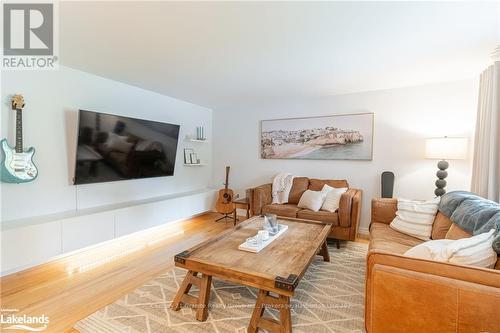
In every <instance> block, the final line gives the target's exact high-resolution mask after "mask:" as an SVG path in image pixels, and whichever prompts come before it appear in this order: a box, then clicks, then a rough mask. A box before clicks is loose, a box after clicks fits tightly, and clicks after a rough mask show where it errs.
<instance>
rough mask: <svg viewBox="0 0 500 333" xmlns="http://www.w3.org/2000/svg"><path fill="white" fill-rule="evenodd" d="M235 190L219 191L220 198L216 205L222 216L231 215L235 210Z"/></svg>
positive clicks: (224, 189)
mask: <svg viewBox="0 0 500 333" xmlns="http://www.w3.org/2000/svg"><path fill="white" fill-rule="evenodd" d="M233 196H234V193H233V190H231V189H229V188H227V189H226V188H223V189H220V190H219V197H218V198H217V202H216V203H215V210H216V211H217V212H218V213H221V214H231V213H232V212H233V210H234V204H233Z"/></svg>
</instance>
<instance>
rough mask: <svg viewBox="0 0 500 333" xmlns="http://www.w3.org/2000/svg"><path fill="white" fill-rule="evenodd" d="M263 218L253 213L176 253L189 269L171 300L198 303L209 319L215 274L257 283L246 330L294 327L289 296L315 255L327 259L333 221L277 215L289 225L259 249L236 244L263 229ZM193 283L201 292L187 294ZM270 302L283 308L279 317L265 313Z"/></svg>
mask: <svg viewBox="0 0 500 333" xmlns="http://www.w3.org/2000/svg"><path fill="white" fill-rule="evenodd" d="M262 222H263V218H261V217H259V216H255V217H252V218H250V219H249V220H246V221H244V222H242V223H240V224H239V225H238V226H236V227H234V228H232V229H230V230H227V231H225V232H223V233H222V234H220V235H218V236H217V237H215V238H213V239H211V240H209V241H206V242H203V243H201V244H198V245H197V246H195V247H193V248H191V249H189V250H186V251H183V252H181V253H179V254H177V255H176V256H175V258H174V260H175V265H176V266H177V267H181V268H185V269H187V270H188V273H187V274H186V277H185V278H184V281H183V282H182V284H181V286H180V287H179V290H178V292H177V294H176V296H175V298H174V300H173V302H172V305H171V308H172V309H173V310H175V311H177V310H179V309H180V307H181V304H185V305H190V306H193V307H195V308H196V319H197V320H199V321H205V320H206V319H207V316H208V300H209V298H210V286H211V282H212V277H216V278H219V279H223V280H226V281H231V282H233V283H236V284H241V285H245V286H250V287H255V288H258V289H259V295H258V297H257V302H256V304H255V308H254V310H253V314H252V318H251V319H250V323H249V326H248V332H257V330H258V329H259V328H263V329H266V330H268V331H270V332H291V331H292V321H291V312H290V297H292V296H293V295H294V291H295V288H296V287H297V285H298V283H299V281H300V279H301V278H302V276H303V275H304V273H305V272H306V270H307V267H308V266H309V264H310V263H311V261H312V260H313V258H314V257H315V256H316V255H318V254H319V255H322V256H323V259H324V260H325V261H329V260H330V258H329V255H328V248H327V245H326V237H327V236H328V234H329V233H330V229H331V225H330V224H328V223H325V222H319V221H309V220H301V219H292V218H279V223H281V224H286V225H288V230H287V231H286V232H285V233H284V234H282V235H281V236H280V237H279V238H278V239H276V240H275V241H274V242H272V243H271V244H269V245H268V246H267V247H266V248H264V249H263V250H261V251H260V252H259V253H250V252H245V251H241V250H238V246H239V245H240V244H241V243H243V242H244V241H245V240H246V239H247V238H248V237H251V236H253V235H255V234H256V233H257V231H258V230H260V229H262ZM192 285H195V286H197V287H198V288H199V289H200V292H199V296H197V297H194V296H192V295H190V294H189V291H190V289H191V287H192ZM266 307H269V308H275V309H278V310H279V313H280V320H279V321H278V320H274V319H271V318H266V317H264V310H265V308H266Z"/></svg>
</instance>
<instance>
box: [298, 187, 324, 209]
mask: <svg viewBox="0 0 500 333" xmlns="http://www.w3.org/2000/svg"><path fill="white" fill-rule="evenodd" d="M325 195H326V193H325V192H323V191H311V190H307V191H305V192H304V194H302V196H301V197H300V200H299V203H298V205H297V207H299V208H306V209H310V210H312V211H313V212H317V211H319V210H320V208H321V205H323V201H324V200H325Z"/></svg>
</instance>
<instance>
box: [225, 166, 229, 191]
mask: <svg viewBox="0 0 500 333" xmlns="http://www.w3.org/2000/svg"><path fill="white" fill-rule="evenodd" d="M228 187H229V167H226V183H225V189H226V190H227V189H228Z"/></svg>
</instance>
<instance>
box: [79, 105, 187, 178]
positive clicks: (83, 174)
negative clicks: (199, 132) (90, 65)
mask: <svg viewBox="0 0 500 333" xmlns="http://www.w3.org/2000/svg"><path fill="white" fill-rule="evenodd" d="M78 118H79V121H78V145H77V149H76V167H75V178H74V184H75V185H78V184H90V183H100V182H110V181H116V180H125V179H137V178H149V177H162V176H172V175H173V174H174V167H175V156H176V153H177V142H178V139H179V127H180V126H179V125H174V124H168V123H161V122H157V121H150V120H144V119H136V118H129V117H123V116H116V115H111V114H106V113H99V112H92V111H84V110H80V111H79V116H78Z"/></svg>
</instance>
